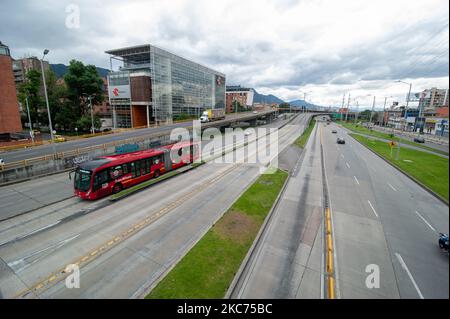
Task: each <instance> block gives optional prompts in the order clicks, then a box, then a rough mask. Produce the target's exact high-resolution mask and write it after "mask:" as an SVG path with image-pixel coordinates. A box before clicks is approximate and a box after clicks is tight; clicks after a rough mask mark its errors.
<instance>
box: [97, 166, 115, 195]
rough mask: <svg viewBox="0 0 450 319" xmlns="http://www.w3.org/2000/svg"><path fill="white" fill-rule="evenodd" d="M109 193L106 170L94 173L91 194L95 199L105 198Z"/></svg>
mask: <svg viewBox="0 0 450 319" xmlns="http://www.w3.org/2000/svg"><path fill="white" fill-rule="evenodd" d="M110 192H111V190H110V187H109V176H108V169H104V170H102V171H99V172H96V173H95V175H94V184H93V193H95V194H96V198H100V197H103V196H106V195H108V194H109V193H110Z"/></svg>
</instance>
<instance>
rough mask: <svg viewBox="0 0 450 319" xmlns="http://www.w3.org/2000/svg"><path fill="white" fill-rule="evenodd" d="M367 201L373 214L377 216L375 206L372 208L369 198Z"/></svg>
mask: <svg viewBox="0 0 450 319" xmlns="http://www.w3.org/2000/svg"><path fill="white" fill-rule="evenodd" d="M367 202H368V203H369V205H370V208H372V211H373V213H374V214H375V216H377V218H378V214H377V211H376V210H375V208H373V206H372V203H371V202H370V200H367Z"/></svg>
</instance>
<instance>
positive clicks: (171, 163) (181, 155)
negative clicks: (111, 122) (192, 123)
mask: <svg viewBox="0 0 450 319" xmlns="http://www.w3.org/2000/svg"><path fill="white" fill-rule="evenodd" d="M198 157H199V146H198V144H195V143H192V142H180V143H176V144H171V145H166V146H162V147H160V148H152V149H148V150H144V151H137V152H132V153H127V154H120V155H110V156H101V157H97V158H94V159H93V160H91V161H86V162H84V163H81V164H80V165H79V166H78V167H77V168H76V170H75V178H74V193H75V195H76V196H78V197H81V198H83V199H89V200H93V199H97V198H101V197H104V196H107V195H109V194H113V193H118V192H120V191H121V190H122V189H124V188H127V187H130V186H132V185H136V184H138V183H141V182H143V181H146V180H148V179H151V178H156V177H158V176H160V175H161V174H164V173H166V172H169V171H171V170H174V169H177V168H179V167H181V166H184V165H187V164H190V163H192V162H193V161H194V160H196V159H197V158H198Z"/></svg>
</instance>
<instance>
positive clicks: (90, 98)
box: [83, 93, 95, 134]
mask: <svg viewBox="0 0 450 319" xmlns="http://www.w3.org/2000/svg"><path fill="white" fill-rule="evenodd" d="M83 95H85V96H87V98H88V101H89V107H90V109H91V134H94V133H95V130H94V110H93V107H92V97H94V96H95V94H87V93H83Z"/></svg>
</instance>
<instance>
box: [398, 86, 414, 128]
mask: <svg viewBox="0 0 450 319" xmlns="http://www.w3.org/2000/svg"><path fill="white" fill-rule="evenodd" d="M396 82H397V83H403V84H407V85H409V90H408V95H407V96H406V107H405V127H406V126H407V125H408V123H407V122H406V119H407V117H408V105H409V99H410V96H411V87H412V83H408V82H404V81H400V80H398V81H396Z"/></svg>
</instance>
